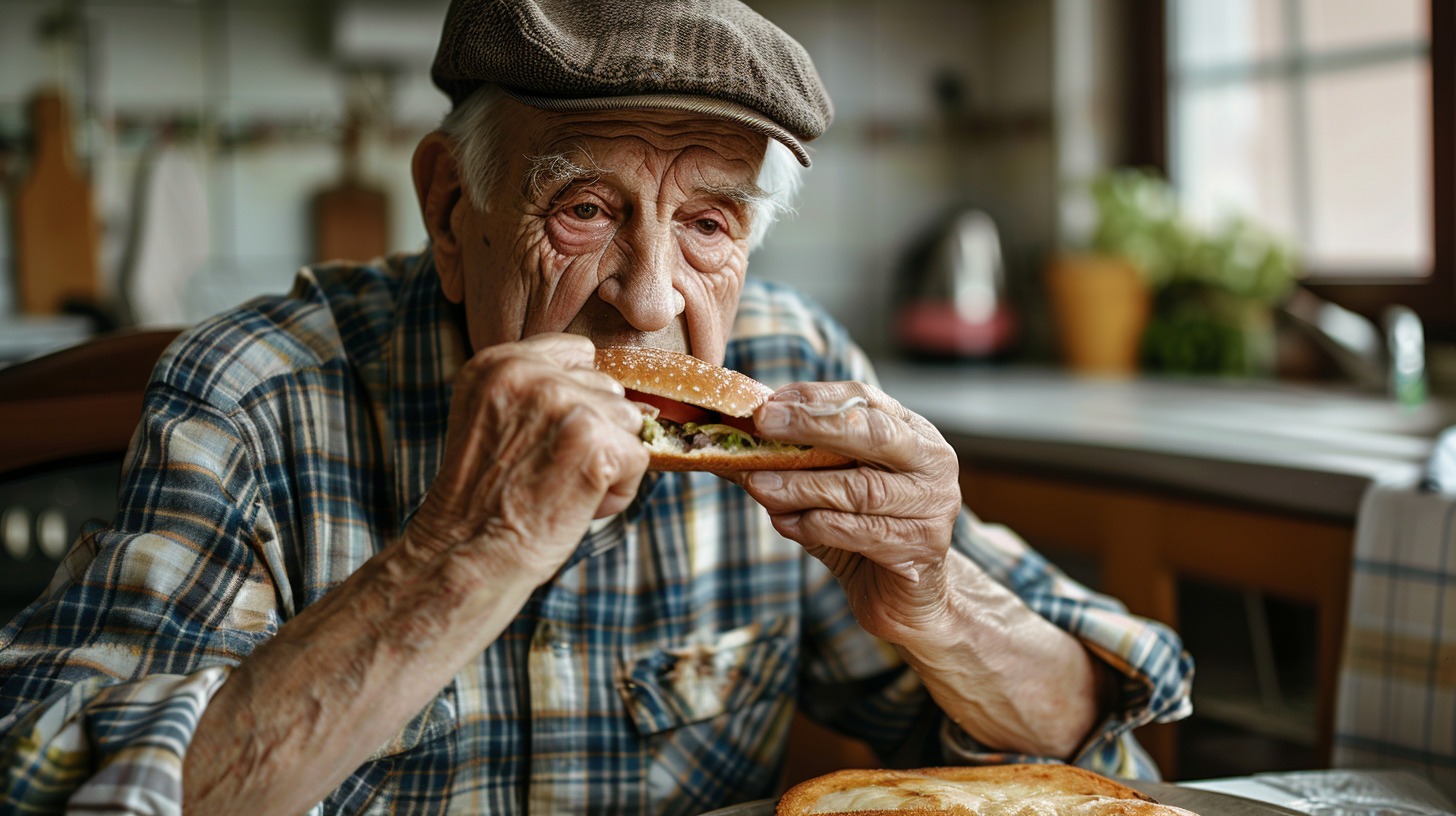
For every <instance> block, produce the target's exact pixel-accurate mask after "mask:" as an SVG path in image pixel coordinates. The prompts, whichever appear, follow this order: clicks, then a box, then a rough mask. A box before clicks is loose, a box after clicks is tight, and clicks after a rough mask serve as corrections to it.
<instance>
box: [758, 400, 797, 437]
mask: <svg viewBox="0 0 1456 816" xmlns="http://www.w3.org/2000/svg"><path fill="white" fill-rule="evenodd" d="M754 422H755V424H757V425H758V427H759V429H760V430H764V431H776V430H780V429H782V428H785V427H788V424H789V406H787V405H779V404H777V403H774V402H770V403H766V404H765V405H764V406H763V407H762V408H760V409H758V417H757V418H756V419H755V420H754Z"/></svg>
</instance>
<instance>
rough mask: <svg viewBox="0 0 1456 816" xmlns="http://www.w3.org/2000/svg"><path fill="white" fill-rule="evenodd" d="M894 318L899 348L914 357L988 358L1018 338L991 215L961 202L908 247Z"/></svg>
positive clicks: (1008, 346) (997, 233)
mask: <svg viewBox="0 0 1456 816" xmlns="http://www.w3.org/2000/svg"><path fill="white" fill-rule="evenodd" d="M903 274H904V275H906V276H907V277H908V278H909V280H908V281H907V283H908V286H907V287H906V290H905V294H904V295H903V296H902V298H901V302H900V304H899V306H898V310H897V314H896V317H895V336H896V339H897V341H898V342H899V344H900V347H901V348H902V350H904V351H905V352H906V353H908V354H910V355H912V356H916V357H932V358H946V359H990V358H996V357H1000V356H1003V355H1004V354H1005V353H1006V352H1008V351H1009V350H1010V348H1011V346H1012V344H1013V342H1014V341H1015V339H1016V333H1017V328H1018V326H1017V321H1016V316H1015V314H1014V312H1013V311H1012V309H1011V307H1010V304H1008V303H1007V300H1006V268H1005V263H1004V260H1003V257H1002V253H1001V237H1000V232H999V230H998V229H997V227H996V222H995V221H994V220H993V219H992V218H991V216H990V215H989V214H987V213H986V212H985V211H983V210H979V209H974V208H963V209H959V210H956V211H954V212H952V213H951V214H950V215H949V217H948V218H947V219H946V221H945V222H944V224H942V225H941V226H939V227H938V228H937V229H936V230H935V231H934V232H933V233H932V234H931V236H930V237H929V240H927V241H925V242H923V243H922V244H921V245H920V246H918V247H916V249H915V250H914V251H913V252H912V253H911V255H910V257H909V259H908V262H907V264H906V266H905V269H904V273H903Z"/></svg>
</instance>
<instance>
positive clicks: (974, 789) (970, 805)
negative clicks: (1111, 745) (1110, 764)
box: [774, 764, 1196, 816]
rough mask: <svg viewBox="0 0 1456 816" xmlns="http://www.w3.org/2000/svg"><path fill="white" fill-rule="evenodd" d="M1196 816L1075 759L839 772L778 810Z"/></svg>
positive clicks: (789, 794) (800, 790)
mask: <svg viewBox="0 0 1456 816" xmlns="http://www.w3.org/2000/svg"><path fill="white" fill-rule="evenodd" d="M811 813H814V814H847V813H855V814H860V816H869V814H878V815H879V816H888V815H889V814H895V813H914V814H916V816H938V815H946V816H949V815H950V814H955V816H972V814H974V816H1043V814H1069V815H1070V816H1196V814H1193V813H1192V812H1191V811H1187V810H1184V809H1182V808H1178V807H1173V806H1172V805H1162V804H1158V803H1157V802H1155V801H1153V800H1152V799H1150V798H1149V797H1147V796H1145V795H1143V794H1142V793H1139V792H1138V791H1136V790H1133V789H1132V788H1130V787H1128V786H1126V785H1124V784H1122V783H1121V782H1118V781H1117V780H1114V779H1109V778H1108V777H1105V776H1102V775H1100V774H1096V773H1093V772H1091V771H1088V770H1083V769H1082V768H1077V767H1074V766H1071V765H1055V764H1047V765H1029V764H1028V765H996V766H987V767H963V768H920V769H917V770H913V771H878V770H847V771H836V772H834V773H830V774H825V775H823V776H819V777H815V778H813V779H810V780H808V781H805V782H801V783H799V784H798V785H795V786H794V787H792V788H789V790H788V791H786V792H785V793H784V795H783V797H782V798H780V799H779V803H778V807H777V808H776V809H775V811H774V814H775V816H808V814H811Z"/></svg>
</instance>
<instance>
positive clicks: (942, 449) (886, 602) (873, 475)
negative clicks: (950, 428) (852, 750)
mask: <svg viewBox="0 0 1456 816" xmlns="http://www.w3.org/2000/svg"><path fill="white" fill-rule="evenodd" d="M754 421H755V423H756V424H757V425H758V428H759V430H760V432H762V433H763V434H764V435H765V436H768V437H772V438H775V439H781V440H784V441H787V442H794V443H799V444H808V445H815V446H820V447H824V448H826V449H829V450H833V451H837V452H839V453H843V454H845V455H847V456H850V457H853V458H854V459H855V460H856V465H855V466H852V467H848V468H843V469H838V470H800V471H762V472H755V473H739V474H732V475H731V476H730V478H732V479H733V480H734V481H736V482H738V483H739V484H740V485H742V486H743V487H744V488H745V489H747V490H748V492H749V493H750V494H751V495H752V496H753V498H754V499H755V500H756V501H758V502H759V503H760V504H762V505H763V506H764V507H765V508H766V509H767V510H768V512H769V515H770V517H771V518H772V520H773V525H774V528H775V529H776V530H778V531H779V533H780V534H781V535H783V536H785V537H786V538H790V539H793V540H794V541H797V542H799V543H800V544H802V545H803V546H804V548H805V549H806V550H808V552H809V553H810V554H812V555H813V556H815V557H816V558H818V559H819V560H820V561H822V562H823V563H824V564H825V565H826V566H828V567H829V569H830V571H831V572H832V573H833V574H834V576H835V577H836V578H838V579H839V582H840V584H841V586H842V587H843V588H844V591H845V593H846V595H847V596H848V597H849V602H850V606H851V608H852V610H853V611H854V615H855V618H856V619H857V620H858V621H859V623H860V626H862V627H864V629H865V630H867V631H869V632H870V633H871V634H874V635H876V636H877V637H880V638H882V639H884V640H887V641H890V642H892V643H902V644H903V643H906V642H907V641H911V640H916V639H922V638H924V637H926V636H927V635H929V634H933V633H934V631H935V629H936V627H937V625H946V624H948V623H949V622H950V618H949V615H948V613H947V609H946V604H947V597H948V596H947V592H946V578H947V575H946V558H947V553H948V551H949V548H950V539H951V529H952V527H953V526H954V524H955V519H956V514H957V513H958V512H959V510H960V505H961V495H960V487H959V485H958V483H957V480H956V479H957V475H958V466H957V462H956V456H955V452H954V451H953V450H951V447H950V445H949V444H948V443H947V442H946V441H945V439H944V437H942V436H941V435H940V432H939V431H937V430H936V429H935V426H933V425H931V424H930V422H929V421H928V420H926V419H925V418H924V417H921V416H919V415H918V414H916V413H914V412H912V411H909V410H907V409H906V408H905V407H904V406H902V405H900V404H899V403H898V402H896V401H895V400H894V399H892V398H890V397H889V396H887V395H886V394H885V393H884V392H882V391H880V390H878V389H876V388H874V387H871V386H868V385H865V384H863V383H856V382H838V383H795V384H794V385H790V386H786V387H785V388H782V389H780V390H779V391H777V392H775V393H774V395H773V396H772V397H771V398H770V399H769V400H768V401H767V402H765V403H764V404H763V405H762V406H761V407H760V408H759V409H758V411H757V412H756V413H755V414H754Z"/></svg>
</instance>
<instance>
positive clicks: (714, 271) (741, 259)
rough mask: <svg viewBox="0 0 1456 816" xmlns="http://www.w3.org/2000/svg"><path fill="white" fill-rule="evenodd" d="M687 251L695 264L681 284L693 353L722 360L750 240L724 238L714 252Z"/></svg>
mask: <svg viewBox="0 0 1456 816" xmlns="http://www.w3.org/2000/svg"><path fill="white" fill-rule="evenodd" d="M684 254H685V255H686V256H687V257H688V259H689V265H690V266H691V267H692V268H691V269H690V270H689V271H688V274H687V276H686V277H685V278H684V280H683V281H682V282H681V283H680V284H679V288H680V290H681V291H682V294H683V299H684V300H685V301H686V312H687V318H688V330H689V332H690V333H691V335H692V338H691V339H692V348H693V353H694V354H697V355H699V356H702V357H704V359H708V358H709V357H711V358H713V359H709V362H714V363H722V357H723V350H724V348H725V346H726V345H727V342H728V334H729V332H730V331H731V330H732V328H733V318H734V316H735V315H736V313H737V310H738V296H739V294H740V293H741V292H742V291H743V279H744V276H745V274H746V273H747V271H748V245H747V242H744V241H723V242H721V245H720V246H717V247H713V248H712V250H711V252H698V253H688V252H685V253H684ZM710 262H711V263H712V265H711V266H710V265H709V263H710Z"/></svg>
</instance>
